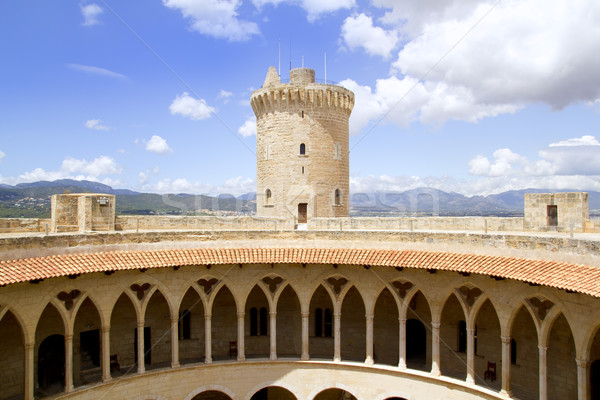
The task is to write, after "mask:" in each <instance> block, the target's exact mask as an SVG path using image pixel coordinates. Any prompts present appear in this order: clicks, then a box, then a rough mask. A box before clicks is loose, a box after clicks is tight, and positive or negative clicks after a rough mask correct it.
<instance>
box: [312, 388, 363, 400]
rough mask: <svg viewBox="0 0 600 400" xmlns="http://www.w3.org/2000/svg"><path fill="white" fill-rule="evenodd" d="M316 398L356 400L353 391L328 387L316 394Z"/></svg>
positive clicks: (323, 399)
mask: <svg viewBox="0 0 600 400" xmlns="http://www.w3.org/2000/svg"><path fill="white" fill-rule="evenodd" d="M314 400H356V397H354V396H353V395H352V393H350V392H347V391H345V390H342V389H333V388H332V389H326V390H323V391H322V392H320V393H319V394H318V395H316V396H315V398H314Z"/></svg>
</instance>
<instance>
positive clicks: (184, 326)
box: [178, 310, 192, 339]
mask: <svg viewBox="0 0 600 400" xmlns="http://www.w3.org/2000/svg"><path fill="white" fill-rule="evenodd" d="M191 322H192V315H191V314H190V311H189V310H184V311H183V312H182V313H179V325H178V327H179V339H190V338H191V337H192V334H191V333H192V329H191Z"/></svg>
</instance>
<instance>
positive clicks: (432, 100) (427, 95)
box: [340, 76, 519, 135]
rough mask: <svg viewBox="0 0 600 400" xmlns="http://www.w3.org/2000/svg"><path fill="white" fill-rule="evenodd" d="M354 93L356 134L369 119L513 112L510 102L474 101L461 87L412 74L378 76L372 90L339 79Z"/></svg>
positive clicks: (434, 120) (404, 122) (465, 117)
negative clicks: (433, 81)
mask: <svg viewBox="0 0 600 400" xmlns="http://www.w3.org/2000/svg"><path fill="white" fill-rule="evenodd" d="M340 84H341V85H343V86H344V87H346V88H348V89H350V90H352V91H353V92H354V94H355V105H354V110H353V111H352V114H351V115H350V134H352V135H356V134H358V133H360V131H361V130H362V129H363V128H365V127H366V126H367V125H368V124H369V122H371V121H379V120H381V121H382V122H387V123H393V124H395V125H397V126H399V127H402V128H404V127H407V126H408V125H409V124H410V123H411V122H414V121H420V122H422V123H425V124H433V125H440V124H443V123H444V122H445V121H446V120H447V119H456V120H461V121H468V122H476V121H478V120H480V119H481V118H484V117H489V116H495V115H498V114H502V113H513V112H515V111H517V110H518V109H519V107H518V106H514V105H510V104H477V103H476V101H475V99H473V98H472V97H471V96H469V93H468V92H465V91H464V90H463V89H462V88H458V87H449V86H447V85H445V84H444V83H433V84H424V83H422V82H419V81H418V80H417V79H415V78H412V77H404V78H402V79H399V78H397V77H395V76H392V77H390V78H387V79H378V80H377V83H376V85H375V91H373V90H372V89H371V87H369V86H361V85H359V84H358V83H356V82H354V81H353V80H351V79H347V80H345V81H342V82H340Z"/></svg>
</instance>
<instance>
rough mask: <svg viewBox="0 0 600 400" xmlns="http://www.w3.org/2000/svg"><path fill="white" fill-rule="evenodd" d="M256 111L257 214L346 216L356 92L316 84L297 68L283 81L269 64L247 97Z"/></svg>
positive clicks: (311, 74)
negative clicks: (350, 131)
mask: <svg viewBox="0 0 600 400" xmlns="http://www.w3.org/2000/svg"><path fill="white" fill-rule="evenodd" d="M251 104H252V109H253V110H254V114H256V154H257V157H256V158H257V169H256V171H257V173H256V174H257V179H256V183H257V191H256V193H257V195H256V209H257V214H258V215H259V216H262V217H284V218H292V217H295V218H297V222H298V223H305V222H306V221H307V219H309V218H311V217H347V216H348V215H349V159H348V151H349V149H348V118H349V117H350V113H351V112H352V108H353V107H354V93H352V92H351V91H350V90H348V89H345V88H343V87H341V86H337V85H328V84H322V83H315V71H314V70H313V69H309V68H296V69H292V70H291V71H290V83H287V84H286V83H281V81H280V79H279V75H278V74H277V70H276V69H275V67H270V68H269V71H268V72H267V77H266V79H265V83H264V84H263V86H262V88H260V89H258V90H256V91H255V92H253V93H252V96H251Z"/></svg>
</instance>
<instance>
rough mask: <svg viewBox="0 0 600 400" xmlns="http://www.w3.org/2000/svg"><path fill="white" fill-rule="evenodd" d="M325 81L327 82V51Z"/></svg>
mask: <svg viewBox="0 0 600 400" xmlns="http://www.w3.org/2000/svg"><path fill="white" fill-rule="evenodd" d="M325 83H327V52H325Z"/></svg>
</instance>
